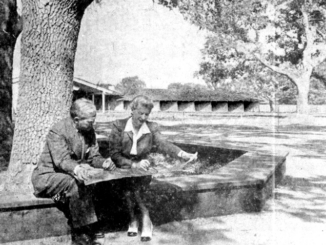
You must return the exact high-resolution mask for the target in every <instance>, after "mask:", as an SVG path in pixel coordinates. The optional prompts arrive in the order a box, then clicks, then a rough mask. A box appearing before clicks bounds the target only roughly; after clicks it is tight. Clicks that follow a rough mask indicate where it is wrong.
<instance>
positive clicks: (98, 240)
mask: <svg viewBox="0 0 326 245" xmlns="http://www.w3.org/2000/svg"><path fill="white" fill-rule="evenodd" d="M104 240H105V235H104V233H103V232H96V233H95V234H93V241H92V245H103V244H104Z"/></svg>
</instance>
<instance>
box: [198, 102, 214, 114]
mask: <svg viewBox="0 0 326 245" xmlns="http://www.w3.org/2000/svg"><path fill="white" fill-rule="evenodd" d="M195 110H196V111H203V112H205V111H207V112H210V111H212V103H211V102H195Z"/></svg>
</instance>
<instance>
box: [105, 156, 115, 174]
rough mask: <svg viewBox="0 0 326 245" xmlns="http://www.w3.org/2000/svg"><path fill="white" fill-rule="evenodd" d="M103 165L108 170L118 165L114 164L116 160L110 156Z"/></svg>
mask: <svg viewBox="0 0 326 245" xmlns="http://www.w3.org/2000/svg"><path fill="white" fill-rule="evenodd" d="M102 167H103V168H104V169H105V170H108V171H113V170H115V169H116V166H115V164H114V162H113V161H112V160H111V158H108V159H106V160H105V161H104V163H103V165H102Z"/></svg>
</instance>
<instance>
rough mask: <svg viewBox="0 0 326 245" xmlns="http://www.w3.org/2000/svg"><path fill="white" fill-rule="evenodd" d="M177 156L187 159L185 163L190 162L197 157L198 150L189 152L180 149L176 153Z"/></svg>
mask: <svg viewBox="0 0 326 245" xmlns="http://www.w3.org/2000/svg"><path fill="white" fill-rule="evenodd" d="M178 156H179V157H181V158H182V159H184V160H188V162H187V163H189V162H192V161H196V160H197V158H198V152H196V153H194V154H191V153H188V152H185V151H180V152H179V154H178Z"/></svg>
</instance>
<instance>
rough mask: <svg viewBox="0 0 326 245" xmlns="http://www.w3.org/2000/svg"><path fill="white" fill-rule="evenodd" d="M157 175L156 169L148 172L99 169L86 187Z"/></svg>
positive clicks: (86, 182) (86, 183)
mask: <svg viewBox="0 0 326 245" xmlns="http://www.w3.org/2000/svg"><path fill="white" fill-rule="evenodd" d="M156 173H157V170H156V169H155V168H149V169H148V170H147V171H144V170H141V169H123V168H116V169H115V170H113V171H106V170H103V169H97V172H96V173H94V174H92V175H91V176H92V177H91V178H90V180H88V181H85V182H84V183H85V185H91V184H95V183H98V182H102V181H109V180H114V179H122V178H130V177H139V176H146V175H153V174H156Z"/></svg>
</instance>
